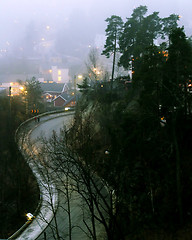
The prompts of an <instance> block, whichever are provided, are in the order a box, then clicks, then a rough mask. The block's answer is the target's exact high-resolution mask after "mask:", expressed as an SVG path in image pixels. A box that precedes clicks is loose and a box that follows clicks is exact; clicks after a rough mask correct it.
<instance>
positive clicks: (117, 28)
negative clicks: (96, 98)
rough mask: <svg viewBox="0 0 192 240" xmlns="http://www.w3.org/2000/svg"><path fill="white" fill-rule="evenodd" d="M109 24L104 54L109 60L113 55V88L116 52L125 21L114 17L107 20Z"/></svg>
mask: <svg viewBox="0 0 192 240" xmlns="http://www.w3.org/2000/svg"><path fill="white" fill-rule="evenodd" d="M106 22H107V23H108V25H107V29H106V30H105V32H106V36H107V38H106V43H105V46H104V50H103V52H102V54H103V55H105V56H106V57H107V58H109V57H110V54H113V67H112V77H111V86H112V83H113V79H114V70H115V57H116V52H117V51H119V48H118V41H119V38H120V35H121V32H122V27H123V21H122V19H121V17H119V16H116V15H113V16H111V17H110V18H107V19H106Z"/></svg>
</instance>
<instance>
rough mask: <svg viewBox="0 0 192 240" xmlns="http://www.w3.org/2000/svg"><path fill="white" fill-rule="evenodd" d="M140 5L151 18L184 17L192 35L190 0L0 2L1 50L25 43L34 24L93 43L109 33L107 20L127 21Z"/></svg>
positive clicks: (40, 0) (182, 19)
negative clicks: (120, 18)
mask: <svg viewBox="0 0 192 240" xmlns="http://www.w3.org/2000/svg"><path fill="white" fill-rule="evenodd" d="M140 5H146V6H147V7H148V14H150V13H152V12H154V11H158V12H159V16H160V17H167V16H169V15H170V14H172V13H175V14H179V15H181V16H182V18H181V21H180V26H182V25H184V26H185V31H186V34H187V35H189V36H190V35H192V14H191V9H192V2H191V1H189V0H161V1H157V0H33V1H31V0H6V1H5V0H0V22H1V26H0V47H1V48H2V47H6V45H9V44H10V45H11V44H14V42H15V41H16V40H17V41H19V40H20V39H22V36H23V34H25V32H26V29H27V28H28V26H29V25H30V24H31V23H32V22H34V23H35V26H36V27H38V30H39V31H42V28H46V26H50V29H52V31H53V32H55V33H56V32H57V33H58V32H59V31H60V30H62V31H65V29H68V32H67V35H70V34H72V36H76V38H77V41H78V37H79V38H81V40H82V38H83V37H84V38H85V39H88V40H87V41H89V37H90V36H93V35H95V36H96V35H97V34H104V33H105V28H106V23H105V19H106V18H107V17H110V16H111V15H119V16H121V17H122V19H123V20H124V21H125V19H126V17H130V15H131V13H132V11H133V9H134V8H135V7H138V6H140ZM74 33H76V35H74ZM77 36H78V37H77ZM90 39H91V38H90Z"/></svg>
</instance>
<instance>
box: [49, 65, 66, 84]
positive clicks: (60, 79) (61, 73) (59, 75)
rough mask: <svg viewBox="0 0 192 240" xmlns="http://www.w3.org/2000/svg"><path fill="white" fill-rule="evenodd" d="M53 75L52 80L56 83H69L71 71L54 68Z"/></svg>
mask: <svg viewBox="0 0 192 240" xmlns="http://www.w3.org/2000/svg"><path fill="white" fill-rule="evenodd" d="M51 74H52V80H53V81H54V82H57V83H67V82H69V69H65V68H58V67H57V66H52V69H51Z"/></svg>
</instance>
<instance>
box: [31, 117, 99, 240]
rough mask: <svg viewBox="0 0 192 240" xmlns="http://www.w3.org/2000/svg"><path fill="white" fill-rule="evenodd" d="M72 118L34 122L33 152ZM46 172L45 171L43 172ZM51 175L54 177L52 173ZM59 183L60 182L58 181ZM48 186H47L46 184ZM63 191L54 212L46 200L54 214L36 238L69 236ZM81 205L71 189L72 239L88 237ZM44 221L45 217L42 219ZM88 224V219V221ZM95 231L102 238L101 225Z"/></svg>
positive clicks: (35, 152)
mask: <svg viewBox="0 0 192 240" xmlns="http://www.w3.org/2000/svg"><path fill="white" fill-rule="evenodd" d="M72 119H73V115H68V116H61V117H58V116H57V118H53V119H50V120H46V121H41V120H40V122H39V123H37V124H36V126H35V128H33V130H32V131H31V132H30V135H29V138H30V142H31V143H32V146H33V149H34V151H33V152H34V154H36V155H38V152H39V150H38V149H39V148H40V147H41V146H42V144H43V141H42V137H43V138H46V139H48V138H50V137H51V136H52V134H53V131H55V132H56V133H57V134H59V133H60V129H61V128H63V127H64V126H66V127H67V128H68V127H69V126H70V123H71V121H72ZM45 174H46V173H45ZM51 177H54V175H52V176H51ZM56 182H57V184H59V181H56ZM60 184H61V183H60ZM48 187H49V186H48ZM62 187H63V188H65V187H64V186H62V184H61V185H60V186H57V188H58V189H61V190H62ZM64 191H65V189H63V191H58V208H57V211H56V212H54V209H52V204H53V203H50V202H48V203H47V208H48V209H49V211H51V210H52V211H53V214H52V215H55V217H53V219H52V221H51V222H50V224H48V227H47V228H46V229H44V230H42V233H41V235H39V236H38V238H35V239H38V240H45V239H57V240H58V239H66V240H67V239H70V238H69V234H68V233H69V222H68V215H67V212H66V211H64V209H67V201H66V199H65V198H66V195H65V194H64V193H63V192H64ZM82 206H83V207H84V208H85V205H84V204H82V199H81V198H80V195H78V193H77V192H76V191H73V192H72V193H71V196H70V214H71V222H72V234H71V235H72V236H71V237H72V239H73V240H79V239H83V240H86V239H90V234H89V233H88V230H87V228H86V226H85V223H84V219H83V212H82ZM43 220H44V221H46V220H45V219H43ZM88 224H90V223H89V221H88ZM39 225H40V224H38V225H37V224H36V226H37V228H39V227H40V226H39ZM97 233H98V237H99V238H98V239H104V237H103V235H104V234H103V227H102V226H101V225H99V224H98V225H97Z"/></svg>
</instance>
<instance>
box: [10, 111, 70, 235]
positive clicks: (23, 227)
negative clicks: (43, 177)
mask: <svg viewBox="0 0 192 240" xmlns="http://www.w3.org/2000/svg"><path fill="white" fill-rule="evenodd" d="M56 114H58V115H57V116H55V115H56ZM62 114H63V115H65V116H68V115H73V114H74V111H67V112H66V111H52V112H46V113H43V114H40V115H38V117H40V118H41V119H42V118H44V119H43V122H45V121H48V120H50V119H52V118H57V117H61V116H62ZM51 115H53V117H50V116H51ZM46 117H48V118H47V119H46ZM34 120H35V117H32V118H30V119H28V120H26V121H25V122H23V123H21V124H20V126H19V127H18V128H17V130H16V132H15V142H16V143H17V144H18V147H19V150H20V151H21V153H22V155H23V156H24V158H26V157H29V156H27V154H26V153H24V152H23V151H22V147H21V146H19V137H20V136H19V135H20V133H21V132H22V129H23V128H26V127H27V125H28V126H29V125H30V123H32V122H34ZM41 123H42V120H41ZM29 167H30V168H31V166H30V165H29ZM32 172H33V169H32ZM33 174H34V172H33ZM34 176H35V174H34ZM35 177H36V176H35ZM37 183H38V185H39V182H38V181H37ZM39 190H40V200H39V203H38V206H37V208H36V210H35V212H34V214H33V215H34V216H37V215H38V213H39V212H40V209H41V207H42V197H41V196H42V194H43V193H42V192H41V187H40V185H39ZM51 220H52V219H51ZM32 221H33V220H28V221H27V222H26V223H25V224H24V225H23V226H21V228H19V229H18V230H17V231H16V232H15V233H14V234H13V235H11V236H10V237H9V238H8V239H17V238H18V237H19V236H20V235H21V234H22V233H23V232H24V231H25V230H26V228H27V227H28V226H29V225H30V224H31V223H32ZM48 225H49V223H48V224H47V226H48Z"/></svg>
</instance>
